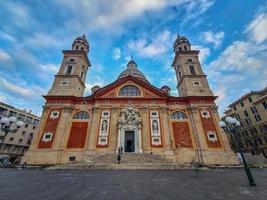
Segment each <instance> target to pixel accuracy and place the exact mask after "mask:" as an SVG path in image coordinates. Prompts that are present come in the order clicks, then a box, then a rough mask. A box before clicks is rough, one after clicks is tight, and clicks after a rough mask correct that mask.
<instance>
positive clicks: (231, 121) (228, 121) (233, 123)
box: [219, 117, 256, 186]
mask: <svg viewBox="0 0 267 200" xmlns="http://www.w3.org/2000/svg"><path fill="white" fill-rule="evenodd" d="M226 125H228V127H229V130H227V129H226ZM219 126H220V127H221V128H223V129H224V130H225V132H226V133H233V136H234V140H235V144H236V148H237V151H238V152H240V155H241V158H242V161H243V164H244V169H245V171H246V174H247V177H248V181H249V185H250V186H256V183H255V182H254V179H253V176H252V174H251V172H250V169H249V167H248V164H247V162H246V159H245V157H244V155H243V150H242V148H240V144H239V143H240V138H239V137H238V135H237V133H236V130H237V128H238V127H240V122H239V121H238V120H236V119H235V118H233V117H226V118H225V122H224V121H220V122H219Z"/></svg>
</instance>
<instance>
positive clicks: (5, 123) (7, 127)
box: [0, 117, 24, 144]
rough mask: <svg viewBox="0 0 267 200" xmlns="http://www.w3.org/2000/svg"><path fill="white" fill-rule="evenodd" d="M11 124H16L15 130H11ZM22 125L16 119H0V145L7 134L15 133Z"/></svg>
mask: <svg viewBox="0 0 267 200" xmlns="http://www.w3.org/2000/svg"><path fill="white" fill-rule="evenodd" d="M13 123H16V128H15V129H13V130H12V129H11V125H12V124H13ZM23 125H24V123H23V122H22V121H17V118H16V117H9V118H7V117H3V118H2V119H1V131H3V132H4V138H3V139H2V140H1V143H0V144H3V143H4V141H5V138H6V136H7V135H8V133H16V132H17V131H18V129H19V128H20V127H22V126H23Z"/></svg>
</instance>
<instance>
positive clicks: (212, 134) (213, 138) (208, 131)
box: [200, 109, 221, 148]
mask: <svg viewBox="0 0 267 200" xmlns="http://www.w3.org/2000/svg"><path fill="white" fill-rule="evenodd" d="M200 117H201V122H202V126H203V129H204V133H205V137H206V141H207V144H208V147H210V148H220V147H221V143H220V140H219V138H218V133H217V130H216V125H215V123H214V121H213V118H212V114H211V111H210V110H208V109H204V110H200Z"/></svg>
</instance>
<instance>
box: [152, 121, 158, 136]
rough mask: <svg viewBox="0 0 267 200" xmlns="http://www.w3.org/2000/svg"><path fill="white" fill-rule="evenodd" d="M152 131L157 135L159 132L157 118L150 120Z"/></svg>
mask: <svg viewBox="0 0 267 200" xmlns="http://www.w3.org/2000/svg"><path fill="white" fill-rule="evenodd" d="M152 133H153V134H154V135H158V134H159V126H158V122H157V120H155V119H154V120H153V121H152Z"/></svg>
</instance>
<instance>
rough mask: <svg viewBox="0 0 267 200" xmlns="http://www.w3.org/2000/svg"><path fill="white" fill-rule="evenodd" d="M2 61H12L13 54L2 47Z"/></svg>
mask: <svg viewBox="0 0 267 200" xmlns="http://www.w3.org/2000/svg"><path fill="white" fill-rule="evenodd" d="M0 61H3V62H9V61H11V56H10V55H9V54H8V53H7V52H5V51H4V50H3V49H0Z"/></svg>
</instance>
